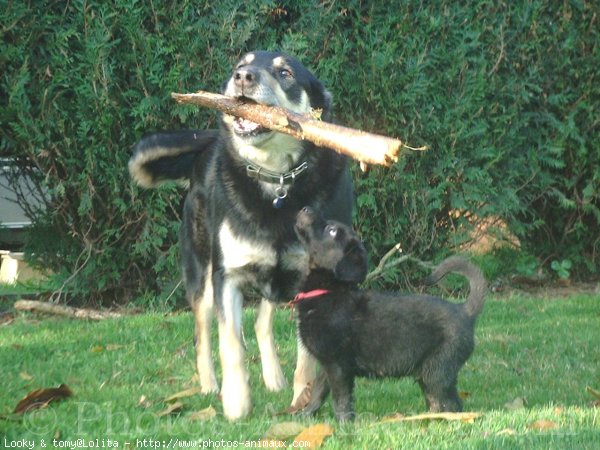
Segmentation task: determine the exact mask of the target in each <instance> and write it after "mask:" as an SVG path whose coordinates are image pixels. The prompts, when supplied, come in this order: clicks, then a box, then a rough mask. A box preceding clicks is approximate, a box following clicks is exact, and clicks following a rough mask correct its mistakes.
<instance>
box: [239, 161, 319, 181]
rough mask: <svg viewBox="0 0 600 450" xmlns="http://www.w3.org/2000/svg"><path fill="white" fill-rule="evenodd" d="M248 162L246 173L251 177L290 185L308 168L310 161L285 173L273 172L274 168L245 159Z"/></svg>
mask: <svg viewBox="0 0 600 450" xmlns="http://www.w3.org/2000/svg"><path fill="white" fill-rule="evenodd" d="M244 161H245V163H246V175H248V177H250V178H254V179H256V180H259V181H264V182H266V183H271V184H278V185H279V186H289V185H291V184H293V183H294V181H295V180H296V178H297V177H299V176H300V175H302V174H303V173H304V171H305V170H306V169H308V162H307V161H304V162H302V163H301V164H299V165H298V166H296V167H294V168H293V169H292V170H290V171H288V172H284V173H280V172H273V171H272V170H269V169H265V168H264V167H261V166H259V165H257V164H254V163H253V162H250V161H248V160H247V159H245V160H244Z"/></svg>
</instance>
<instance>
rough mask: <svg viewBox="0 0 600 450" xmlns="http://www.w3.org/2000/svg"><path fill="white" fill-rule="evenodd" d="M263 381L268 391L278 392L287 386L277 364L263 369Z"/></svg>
mask: <svg viewBox="0 0 600 450" xmlns="http://www.w3.org/2000/svg"><path fill="white" fill-rule="evenodd" d="M263 379H264V381H265V386H266V387H267V390H268V391H271V392H279V391H281V390H283V389H284V388H285V387H286V386H287V381H286V379H285V376H284V375H283V371H282V370H281V367H280V366H279V364H277V365H276V366H271V367H268V366H264V367H263Z"/></svg>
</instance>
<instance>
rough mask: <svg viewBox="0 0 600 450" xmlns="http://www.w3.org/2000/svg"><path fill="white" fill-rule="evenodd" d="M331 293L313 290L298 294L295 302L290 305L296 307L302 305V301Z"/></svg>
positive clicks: (324, 290)
mask: <svg viewBox="0 0 600 450" xmlns="http://www.w3.org/2000/svg"><path fill="white" fill-rule="evenodd" d="M330 292H331V291H330V290H329V289H313V290H312V291H308V292H298V294H296V296H295V297H294V300H292V301H291V302H290V305H296V304H298V303H300V302H301V301H302V300H306V299H308V298H314V297H319V296H321V295H325V294H329V293H330Z"/></svg>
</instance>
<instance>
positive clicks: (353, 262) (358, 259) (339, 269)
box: [333, 240, 367, 283]
mask: <svg viewBox="0 0 600 450" xmlns="http://www.w3.org/2000/svg"><path fill="white" fill-rule="evenodd" d="M333 273H334V275H335V277H336V278H337V279H338V280H340V281H347V282H351V283H362V282H363V281H365V278H366V277H367V251H366V250H365V247H364V245H363V244H362V242H360V241H359V240H353V242H352V243H351V247H350V250H349V251H348V252H346V253H345V254H344V257H343V258H342V259H341V260H340V261H339V262H338V263H337V264H336V266H335V269H333Z"/></svg>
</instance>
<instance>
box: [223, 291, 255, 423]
mask: <svg viewBox="0 0 600 450" xmlns="http://www.w3.org/2000/svg"><path fill="white" fill-rule="evenodd" d="M221 300H222V314H221V315H220V317H219V354H220V357H221V368H222V371H223V384H222V387H221V399H222V401H223V412H224V414H225V417H227V419H229V420H236V419H240V418H242V417H244V416H246V415H247V414H248V413H249V412H250V409H251V408H252V405H251V401H250V386H249V385H248V372H247V371H246V367H245V364H244V346H243V344H242V312H243V311H242V301H243V298H242V293H241V292H240V290H239V288H238V286H237V285H236V284H235V283H234V282H233V281H232V280H225V281H224V282H223V291H222V299H221Z"/></svg>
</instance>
